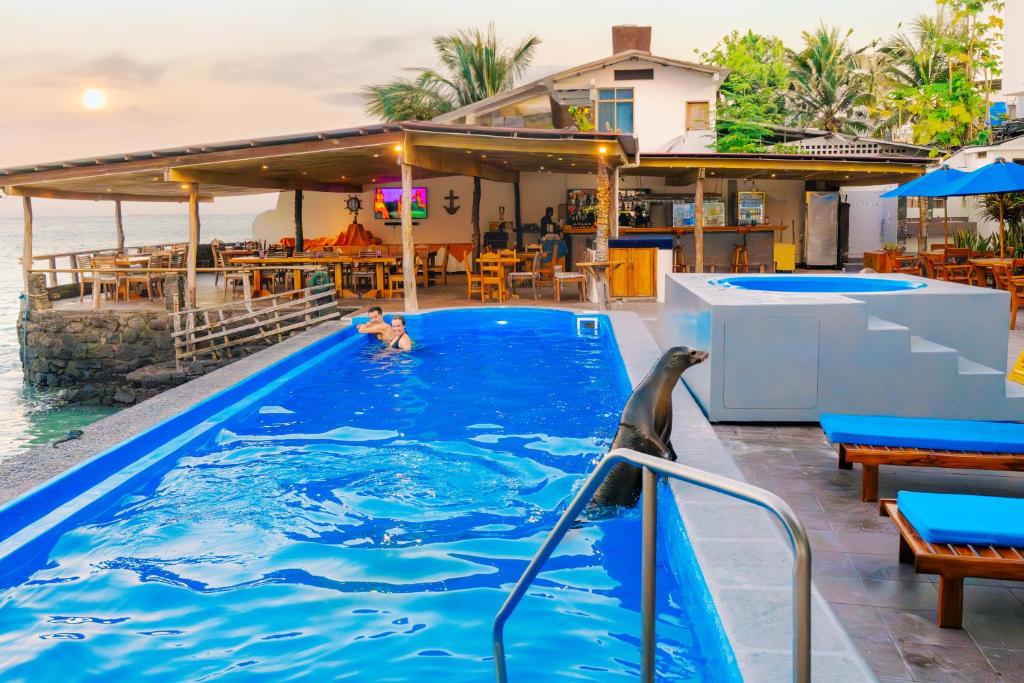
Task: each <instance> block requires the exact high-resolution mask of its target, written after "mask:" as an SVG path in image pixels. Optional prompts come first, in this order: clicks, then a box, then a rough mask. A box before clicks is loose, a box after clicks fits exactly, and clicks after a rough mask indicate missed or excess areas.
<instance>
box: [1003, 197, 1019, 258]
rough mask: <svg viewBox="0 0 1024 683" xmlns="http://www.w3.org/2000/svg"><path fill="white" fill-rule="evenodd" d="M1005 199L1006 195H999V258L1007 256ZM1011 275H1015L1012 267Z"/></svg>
mask: <svg viewBox="0 0 1024 683" xmlns="http://www.w3.org/2000/svg"><path fill="white" fill-rule="evenodd" d="M1005 201H1006V195H1003V194H1001V195H999V258H1006V221H1005V219H1004V218H1003V202H1005ZM1014 256H1016V254H1014ZM1010 275H1013V268H1010Z"/></svg>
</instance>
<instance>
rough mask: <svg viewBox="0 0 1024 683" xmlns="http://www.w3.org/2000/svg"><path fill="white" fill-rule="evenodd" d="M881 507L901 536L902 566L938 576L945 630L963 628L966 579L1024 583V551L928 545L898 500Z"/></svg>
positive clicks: (940, 611) (940, 623)
mask: <svg viewBox="0 0 1024 683" xmlns="http://www.w3.org/2000/svg"><path fill="white" fill-rule="evenodd" d="M879 507H880V513H881V514H882V516H883V517H889V518H890V519H892V522H893V524H895V525H896V529H897V530H898V531H899V532H900V551H899V553H900V554H899V557H900V562H901V563H904V564H910V563H913V564H914V571H916V572H917V573H918V574H937V575H938V577H939V619H938V622H939V626H941V627H942V628H960V627H961V626H962V625H963V618H964V579H965V578H966V577H968V576H970V577H973V578H979V579H1004V580H1009V581H1024V548H1015V547H1009V546H994V545H989V546H984V547H982V546H977V545H956V544H950V543H946V544H938V543H934V544H933V543H929V542H927V541H925V540H924V539H923V538H921V536H920V535H919V534H918V533H917V531H916V530H915V529H914V527H913V525H911V524H910V522H909V521H907V519H906V518H905V517H904V516H903V515H902V514H900V510H899V507H898V506H897V505H896V501H895V500H892V499H886V500H883V501H882V502H881V504H880V506H879Z"/></svg>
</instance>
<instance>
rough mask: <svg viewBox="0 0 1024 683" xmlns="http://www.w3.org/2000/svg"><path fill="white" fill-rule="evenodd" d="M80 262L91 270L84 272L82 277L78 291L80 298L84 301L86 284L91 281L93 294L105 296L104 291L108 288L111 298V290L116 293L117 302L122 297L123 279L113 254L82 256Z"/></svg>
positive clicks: (100, 296) (115, 299) (83, 266)
mask: <svg viewBox="0 0 1024 683" xmlns="http://www.w3.org/2000/svg"><path fill="white" fill-rule="evenodd" d="M79 263H80V264H81V265H82V268H85V269H88V270H89V271H90V272H89V273H86V274H83V276H82V279H81V285H80V287H79V292H78V300H79V301H82V299H83V297H84V293H85V284H86V283H89V284H91V285H92V291H93V296H96V297H99V298H98V299H97V301H99V299H100V298H102V297H103V292H104V290H106V292H107V298H108V299H109V298H110V292H111V291H113V293H114V302H115V303H116V302H117V301H118V300H119V298H120V291H121V280H120V278H119V277H118V275H117V271H116V270H115V269H116V268H117V264H116V263H115V261H114V257H113V256H80V257H79Z"/></svg>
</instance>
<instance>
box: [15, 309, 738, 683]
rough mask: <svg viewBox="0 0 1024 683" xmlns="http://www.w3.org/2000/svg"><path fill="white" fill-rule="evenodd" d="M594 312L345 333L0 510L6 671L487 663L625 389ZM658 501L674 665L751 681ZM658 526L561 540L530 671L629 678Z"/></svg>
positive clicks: (511, 647) (334, 675)
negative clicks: (403, 348)
mask: <svg viewBox="0 0 1024 683" xmlns="http://www.w3.org/2000/svg"><path fill="white" fill-rule="evenodd" d="M601 321H602V324H599V326H598V332H597V334H596V335H589V334H586V333H585V334H582V335H580V334H578V333H577V328H576V323H577V317H576V316H575V315H573V314H571V313H568V312H564V311H543V310H529V311H527V310H522V309H500V310H487V309H476V310H472V311H446V312H438V313H432V314H426V315H422V316H412V317H410V320H409V330H410V334H411V335H412V336H413V338H415V339H417V340H420V343H421V345H420V347H419V348H418V349H417V350H416V351H415V352H414V353H411V354H397V355H396V354H388V353H382V352H381V351H380V350H379V348H378V345H376V344H375V343H373V342H370V341H368V340H366V339H365V338H363V337H361V336H358V335H354V334H353V333H352V331H351V330H347V331H344V332H341V333H339V334H336V335H333V336H331V337H329V338H327V339H324V340H322V341H320V342H316V343H314V344H312V345H310V346H309V347H307V349H305V350H304V351H303V352H300V353H299V354H295V356H294V357H290V358H288V359H286V360H285V361H283V362H282V363H278V364H277V365H275V366H271V367H270V368H267V369H266V370H264V371H262V372H261V373H259V374H258V375H256V376H253V377H251V378H249V379H248V380H245V381H244V382H243V383H241V384H240V385H237V386H236V387H233V388H232V389H229V390H227V391H226V392H225V393H224V394H223V395H220V396H215V397H213V398H212V399H209V400H207V401H206V402H204V403H202V404H199V405H197V406H196V407H195V408H193V409H191V410H190V411H187V412H186V413H184V414H182V415H181V416H179V417H176V418H173V419H172V420H171V421H169V422H168V423H165V424H164V425H161V426H158V427H157V428H154V430H152V432H151V433H150V434H148V435H142V436H140V437H137V438H136V439H135V440H133V441H131V442H128V443H126V444H125V445H124V446H121V447H117V448H115V449H113V450H111V451H109V452H107V453H106V454H103V455H101V456H98V457H97V458H96V459H94V460H93V461H91V462H89V463H86V464H84V465H83V466H80V467H79V468H77V469H76V470H74V471H72V472H70V473H68V474H67V475H65V476H64V477H62V478H60V479H59V480H56V481H54V482H52V483H51V484H49V485H48V486H47V487H44V488H43V489H41V490H39V491H37V492H35V493H33V494H29V495H28V496H26V497H23V498H22V499H19V500H18V501H15V502H14V503H12V504H10V505H8V506H5V507H4V508H3V509H2V510H0V531H2V533H3V536H4V537H5V539H6V540H3V541H0V623H2V624H3V626H4V628H2V629H0V668H2V670H3V678H4V680H5V681H14V680H26V681H28V680H48V679H51V678H57V677H58V676H59V677H60V678H61V679H63V680H76V679H91V678H99V677H116V678H122V679H129V680H132V679H139V678H154V677H161V678H163V679H167V680H214V679H219V678H240V679H245V680H250V679H255V680H274V681H277V680H289V679H302V680H309V679H312V680H322V679H343V680H355V681H363V680H388V681H422V680H425V679H429V678H430V677H433V678H435V679H436V680H443V681H446V682H448V681H454V682H460V681H482V680H488V679H490V678H491V676H492V671H493V662H492V660H491V647H490V646H491V643H490V622H491V619H492V618H493V616H494V613H495V612H496V611H497V608H498V606H499V605H500V603H501V601H502V600H503V599H504V598H505V596H506V595H507V592H508V590H509V588H510V587H511V585H512V583H514V581H515V580H516V579H517V578H518V576H519V574H520V573H521V571H522V569H523V568H524V567H525V564H526V563H527V561H528V560H529V558H530V557H531V556H532V555H533V553H534V552H535V551H536V549H537V548H538V547H539V545H540V542H541V540H542V539H543V537H544V535H545V534H546V533H547V531H548V530H549V529H550V528H551V526H552V525H553V524H554V521H555V520H556V519H557V516H558V514H559V512H560V510H561V509H563V508H564V506H565V504H566V502H567V501H568V499H569V498H570V497H571V495H572V493H573V492H574V491H575V490H576V487H577V486H578V485H579V484H580V482H581V480H582V478H583V476H584V474H585V473H586V472H587V471H589V469H590V467H591V465H592V463H593V462H594V460H595V458H596V457H598V456H599V455H601V454H603V453H604V452H605V451H606V450H607V448H608V445H609V443H610V440H611V437H612V436H613V434H614V431H615V428H616V425H617V421H618V416H619V413H620V411H621V408H622V405H623V403H624V401H625V399H626V397H627V396H628V392H629V384H628V380H627V378H626V375H625V372H624V369H623V367H622V363H621V358H620V357H619V354H618V351H617V347H616V343H615V339H614V337H613V336H612V334H611V332H610V328H609V326H608V325H607V321H606V320H604V319H601ZM190 415H191V418H189V416H190ZM662 498H663V499H664V500H670V498H671V497H670V496H663V497H662ZM664 517H665V520H666V523H665V524H664V525H663V529H662V534H663V538H661V539H660V543H661V544H662V546H663V548H664V549H665V552H662V553H661V557H662V558H664V560H665V561H666V562H667V563H668V565H667V566H666V565H663V566H662V567H660V570H659V576H658V583H659V621H658V636H659V650H658V662H657V668H658V674H659V680H702V679H703V680H708V679H714V680H729V679H734V678H735V676H736V674H735V665H734V664H733V663H732V661H731V658H730V655H731V653H730V651H729V649H728V645H727V643H724V642H721V641H720V640H719V639H718V636H717V634H718V632H719V628H720V627H719V625H718V624H717V622H716V621H715V620H716V617H715V616H714V615H713V614H711V615H710V617H709V616H708V612H707V611H706V607H707V603H708V600H707V596H706V593H704V592H703V588H702V585H703V584H702V577H700V576H699V570H698V573H696V574H695V573H693V570H692V569H691V571H690V573H686V566H687V564H688V562H692V558H685V557H684V558H681V559H680V558H679V554H680V553H679V551H678V547H679V545H680V543H682V544H683V545H684V546H685V536H684V531H683V530H682V529H681V528H678V525H674V524H672V523H671V518H669V517H668V516H667V515H665V516H664ZM639 526H640V524H639V515H638V513H637V512H636V511H628V512H624V513H623V514H621V515H619V516H617V517H614V518H612V519H609V520H605V521H601V522H584V523H581V524H580V526H579V528H578V529H577V530H576V531H575V532H574V534H573V535H571V536H570V537H569V538H568V539H567V540H566V542H565V543H564V544H563V546H562V547H561V549H560V551H559V552H558V553H557V554H556V555H555V556H554V557H553V558H552V559H551V561H550V562H549V563H548V565H547V566H548V570H547V571H545V572H544V573H543V574H541V577H540V579H539V581H538V583H537V585H536V587H535V589H534V590H532V591H531V592H530V594H529V596H528V597H527V598H526V599H525V600H524V602H523V604H522V605H521V607H520V609H519V610H518V611H517V613H516V614H515V616H513V618H512V620H511V621H510V622H509V626H508V630H507V638H506V645H507V648H508V652H509V667H510V672H511V674H512V677H513V680H555V679H558V678H570V677H571V678H573V679H574V680H595V681H615V680H634V679H635V678H636V676H637V675H638V661H639V597H640V596H639V581H638V577H639V571H640V566H639V545H638V544H639V532H640V528H639ZM677 560H679V561H677ZM680 577H682V578H680Z"/></svg>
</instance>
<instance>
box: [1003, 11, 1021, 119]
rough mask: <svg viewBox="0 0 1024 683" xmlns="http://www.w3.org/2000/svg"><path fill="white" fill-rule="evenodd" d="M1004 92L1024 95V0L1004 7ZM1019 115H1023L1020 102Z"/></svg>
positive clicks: (1018, 95) (1005, 93) (1019, 95)
mask: <svg viewBox="0 0 1024 683" xmlns="http://www.w3.org/2000/svg"><path fill="white" fill-rule="evenodd" d="M1003 23H1004V26H1003V35H1004V37H1003V94H1004V95H1008V96H1010V95H1013V96H1017V97H1021V96H1024V0H1007V2H1006V6H1005V7H1004V9H1003ZM1017 115H1018V116H1021V115H1022V112H1021V111H1020V106H1019V104H1018V113H1017Z"/></svg>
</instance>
